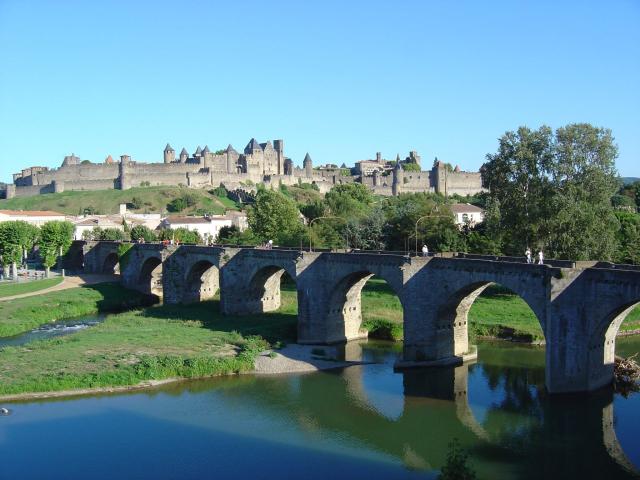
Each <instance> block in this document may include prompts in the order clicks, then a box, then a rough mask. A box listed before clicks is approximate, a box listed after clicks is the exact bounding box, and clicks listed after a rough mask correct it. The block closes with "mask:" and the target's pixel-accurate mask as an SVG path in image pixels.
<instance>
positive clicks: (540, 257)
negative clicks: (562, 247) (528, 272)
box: [538, 249, 544, 265]
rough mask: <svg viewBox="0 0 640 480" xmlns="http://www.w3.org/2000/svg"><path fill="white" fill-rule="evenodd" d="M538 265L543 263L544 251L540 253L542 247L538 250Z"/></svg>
mask: <svg viewBox="0 0 640 480" xmlns="http://www.w3.org/2000/svg"><path fill="white" fill-rule="evenodd" d="M538 265H544V253H542V249H540V251H539V252H538Z"/></svg>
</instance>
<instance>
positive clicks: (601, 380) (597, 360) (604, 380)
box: [589, 301, 640, 388]
mask: <svg viewBox="0 0 640 480" xmlns="http://www.w3.org/2000/svg"><path fill="white" fill-rule="evenodd" d="M638 324H640V301H636V302H632V303H627V304H624V305H621V306H619V307H618V308H616V309H614V310H613V311H612V312H610V313H609V314H608V315H607V316H606V317H605V320H604V321H603V322H602V323H601V324H600V325H599V326H598V328H596V330H595V332H594V333H593V334H592V335H591V338H590V341H589V384H590V387H592V388H597V387H600V386H602V385H606V384H609V383H611V381H612V380H613V369H614V365H615V357H616V337H617V336H618V334H619V333H620V330H621V328H623V327H624V330H627V331H630V330H635V329H636V328H637V327H638V326H639V325H638Z"/></svg>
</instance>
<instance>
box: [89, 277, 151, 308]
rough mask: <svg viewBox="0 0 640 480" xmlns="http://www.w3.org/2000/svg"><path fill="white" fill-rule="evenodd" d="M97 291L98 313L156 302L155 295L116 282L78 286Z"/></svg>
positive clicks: (147, 305) (149, 305)
mask: <svg viewBox="0 0 640 480" xmlns="http://www.w3.org/2000/svg"><path fill="white" fill-rule="evenodd" d="M80 288H82V289H86V290H93V291H94V292H98V293H99V294H100V296H101V297H102V299H101V300H98V301H97V302H96V306H97V308H98V311H99V312H100V313H118V312H125V311H127V310H132V309H136V308H144V307H151V306H152V305H155V304H157V303H158V297H156V296H155V295H146V294H143V293H140V292H137V291H135V290H129V289H127V288H124V287H123V286H122V285H120V284H119V283H116V282H106V283H95V284H90V285H83V286H82V287H80Z"/></svg>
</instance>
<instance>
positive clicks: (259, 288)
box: [245, 263, 296, 312]
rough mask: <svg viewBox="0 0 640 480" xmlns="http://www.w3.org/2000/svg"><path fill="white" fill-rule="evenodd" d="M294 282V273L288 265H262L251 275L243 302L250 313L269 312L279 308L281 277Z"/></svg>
mask: <svg viewBox="0 0 640 480" xmlns="http://www.w3.org/2000/svg"><path fill="white" fill-rule="evenodd" d="M285 275H286V276H287V277H290V278H291V280H293V281H294V282H295V281H296V274H295V271H291V269H290V268H289V266H288V265H277V264H271V263H268V264H262V265H259V266H257V267H256V268H255V269H254V270H253V272H252V273H251V276H250V280H249V284H248V287H247V290H246V292H245V294H246V297H245V302H246V304H247V306H248V307H249V308H250V309H251V312H271V311H273V310H277V309H278V308H280V304H281V291H280V283H281V281H282V279H283V276H285Z"/></svg>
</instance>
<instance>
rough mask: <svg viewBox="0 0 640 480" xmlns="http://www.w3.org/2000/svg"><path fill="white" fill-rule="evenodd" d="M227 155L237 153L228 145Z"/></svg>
mask: <svg viewBox="0 0 640 480" xmlns="http://www.w3.org/2000/svg"><path fill="white" fill-rule="evenodd" d="M227 153H238V152H236V149H235V148H233V146H232V145H231V144H229V145H228V146H227Z"/></svg>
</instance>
